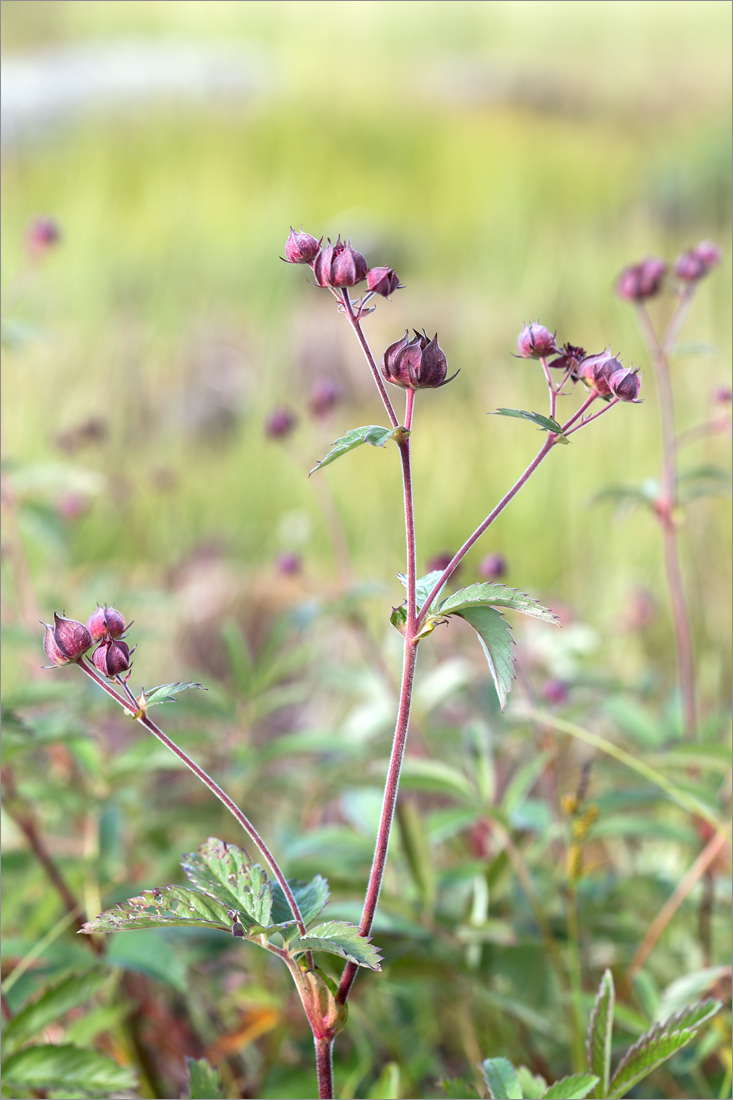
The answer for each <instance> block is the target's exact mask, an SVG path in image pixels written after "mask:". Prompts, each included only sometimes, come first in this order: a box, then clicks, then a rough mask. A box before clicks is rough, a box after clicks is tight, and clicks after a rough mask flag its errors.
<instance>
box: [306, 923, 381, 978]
mask: <svg viewBox="0 0 733 1100" xmlns="http://www.w3.org/2000/svg"><path fill="white" fill-rule="evenodd" d="M288 948H289V950H290V953H291V954H292V955H294V956H295V955H302V954H304V953H305V952H306V951H328V952H329V954H331V955H340V957H341V958H342V959H348V961H349V962H353V963H356V964H357V966H365V967H366V968H367V969H368V970H381V969H382V968H381V966H380V962H381V955H380V953H379V948H377V947H375V946H374V944H372V943H371V942H370V938H369V937H368V936H360V935H359V929H358V928H357V926H356V925H355V924H347V923H346V922H345V921H327V922H326V923H325V924H317V925H316V926H315V927H314V928H309V929H308V935H307V936H304V937H298V938H297V939H294V940H291V941H290V943H289V944H288Z"/></svg>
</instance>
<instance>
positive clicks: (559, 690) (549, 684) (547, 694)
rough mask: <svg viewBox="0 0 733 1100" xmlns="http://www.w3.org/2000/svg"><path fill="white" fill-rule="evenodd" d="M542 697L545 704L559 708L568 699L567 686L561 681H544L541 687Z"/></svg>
mask: <svg viewBox="0 0 733 1100" xmlns="http://www.w3.org/2000/svg"><path fill="white" fill-rule="evenodd" d="M542 697H543V698H544V700H545V702H547V703H554V704H555V705H556V706H561V705H562V704H563V703H567V701H568V699H569V697H570V692H569V691H568V685H567V684H566V683H564V682H563V681H562V680H546V681H545V683H544V684H543V685H542Z"/></svg>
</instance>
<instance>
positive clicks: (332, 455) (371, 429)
mask: <svg viewBox="0 0 733 1100" xmlns="http://www.w3.org/2000/svg"><path fill="white" fill-rule="evenodd" d="M392 433H393V429H392V428H380V426H379V425H378V424H365V425H364V427H362V428H352V429H351V431H350V432H347V433H346V435H342V436H341V438H340V439H336V440H334V442H333V443H332V444H331V450H330V451H329V452H328V454H327V455H326V457H325V458H322V459H321V461H320V462H317V463H316V465H315V466H314V467H313V469H312V470H310V471H309V473H308V477H310V475H311V474H314V473H315V472H316V470H322V469H323V467H324V466H328V465H329V463H331V462H335V461H336V459H337V458H341V456H342V455H345V454H348V453H349V451H353V450H354V449H355V448H356V447H361V445H362V443H370V444H371V445H372V447H384V445H385V444H386V442H387V440H388V439H389V438H390V436H391V435H392Z"/></svg>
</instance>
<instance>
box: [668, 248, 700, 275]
mask: <svg viewBox="0 0 733 1100" xmlns="http://www.w3.org/2000/svg"><path fill="white" fill-rule="evenodd" d="M674 273H675V275H676V276H677V278H678V279H681V280H682V282H683V283H695V282H697V280H698V279H702V277H703V275H707V273H708V265H707V264H706V263H705V261H704V260H703V259H702V257H701V256H698V255H697V252H696V251H695V249H694V248H690V249H688V250H687V252H683V253H682V255H680V256H678V257H677V259H676V260H675V262H674Z"/></svg>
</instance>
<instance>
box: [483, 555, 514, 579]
mask: <svg viewBox="0 0 733 1100" xmlns="http://www.w3.org/2000/svg"><path fill="white" fill-rule="evenodd" d="M506 571H507V564H506V558H505V557H504V555H503V554H489V555H488V557H485V558H482V559H481V561H480V562H479V567H478V574H479V576H480V577H483V578H484V580H487V581H496V580H498V579H499V577H503V576H504V574H505V573H506Z"/></svg>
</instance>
